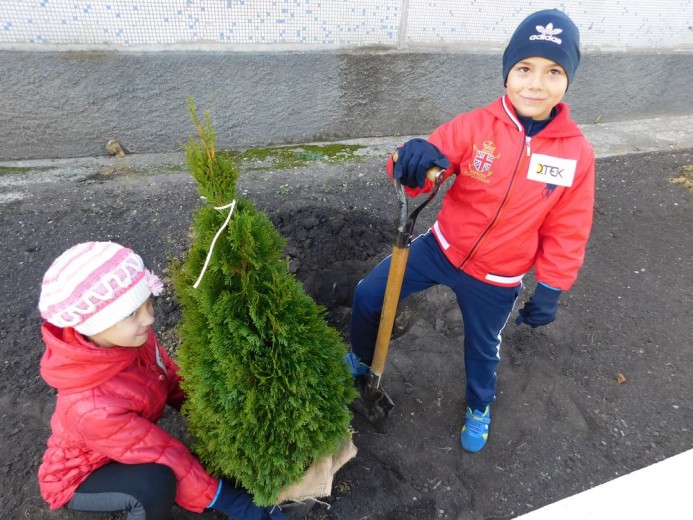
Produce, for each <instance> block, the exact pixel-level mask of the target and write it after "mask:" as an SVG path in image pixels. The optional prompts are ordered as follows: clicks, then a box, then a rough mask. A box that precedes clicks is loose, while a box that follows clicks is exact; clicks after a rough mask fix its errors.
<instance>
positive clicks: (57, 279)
mask: <svg viewBox="0 0 693 520" xmlns="http://www.w3.org/2000/svg"><path fill="white" fill-rule="evenodd" d="M162 289H163V284H162V283H161V280H159V278H158V277H157V276H156V275H154V274H152V273H151V272H150V271H148V270H147V269H145V267H144V262H143V261H142V258H140V256H139V255H137V254H135V252H133V251H132V250H131V249H128V248H126V247H123V246H121V245H118V244H115V243H113V242H85V243H83V244H77V245H76V246H74V247H71V248H70V249H68V250H67V251H65V252H64V253H63V254H62V255H60V256H59V257H58V258H57V259H56V260H55V261H54V262H53V264H51V266H50V268H49V269H48V271H46V274H45V275H44V277H43V283H42V284H41V296H40V298H39V310H40V311H41V317H43V318H44V319H45V320H46V321H48V322H49V323H52V324H53V325H55V326H57V327H61V328H63V327H74V328H75V330H77V332H79V333H81V334H84V335H87V336H89V335H92V334H98V333H99V332H103V331H104V330H106V329H108V328H109V327H111V326H113V325H115V324H116V323H118V322H119V321H120V320H122V319H123V318H125V317H126V316H127V315H129V314H130V313H132V312H133V311H134V310H136V309H137V308H138V307H139V306H140V305H142V304H143V303H144V302H145V301H146V300H147V298H149V296H150V295H152V294H153V295H154V296H158V295H159V294H161V291H162Z"/></svg>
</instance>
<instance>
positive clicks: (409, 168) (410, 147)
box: [394, 139, 450, 188]
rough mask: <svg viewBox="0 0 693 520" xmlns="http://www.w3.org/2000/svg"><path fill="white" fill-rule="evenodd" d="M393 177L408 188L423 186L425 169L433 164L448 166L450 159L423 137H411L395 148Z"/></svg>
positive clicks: (441, 166) (443, 167)
mask: <svg viewBox="0 0 693 520" xmlns="http://www.w3.org/2000/svg"><path fill="white" fill-rule="evenodd" d="M397 155H398V158H397V162H396V163H395V172H394V177H395V179H397V180H398V181H399V182H401V183H402V184H404V185H405V186H408V187H410V188H423V186H424V184H425V182H426V171H427V170H429V169H430V168H432V167H433V166H438V167H440V168H442V169H446V168H449V167H450V161H449V160H448V158H447V157H445V156H444V155H443V154H442V153H441V152H440V150H438V148H437V147H436V146H435V145H434V144H431V143H429V142H428V141H426V140H425V139H412V140H411V141H407V142H406V143H404V146H402V147H400V148H398V149H397Z"/></svg>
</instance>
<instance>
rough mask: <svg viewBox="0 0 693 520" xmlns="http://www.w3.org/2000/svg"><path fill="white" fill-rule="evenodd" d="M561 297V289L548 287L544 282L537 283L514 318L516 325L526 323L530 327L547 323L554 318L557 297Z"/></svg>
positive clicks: (556, 310) (556, 309)
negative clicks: (532, 293) (532, 292)
mask: <svg viewBox="0 0 693 520" xmlns="http://www.w3.org/2000/svg"><path fill="white" fill-rule="evenodd" d="M560 297H561V290H560V289H554V288H553V287H549V286H548V285H546V284H543V283H538V284H537V288H536V289H535V290H534V296H532V297H531V298H530V299H529V301H528V302H526V303H525V306H524V307H523V308H522V309H520V315H519V316H518V317H517V319H516V320H515V323H517V324H518V325H520V324H522V323H526V324H527V325H531V326H532V328H537V327H539V326H540V325H548V324H549V323H551V322H552V321H553V320H555V319H556V313H557V312H558V299H559V298H560Z"/></svg>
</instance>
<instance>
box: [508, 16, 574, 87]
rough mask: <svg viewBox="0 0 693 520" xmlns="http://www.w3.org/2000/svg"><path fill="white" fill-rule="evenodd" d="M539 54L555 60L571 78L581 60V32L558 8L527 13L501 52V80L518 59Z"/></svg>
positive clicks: (570, 79) (569, 80)
mask: <svg viewBox="0 0 693 520" xmlns="http://www.w3.org/2000/svg"><path fill="white" fill-rule="evenodd" d="M532 56H539V57H541V58H546V59H548V60H551V61H554V62H556V63H558V64H559V65H560V66H561V67H563V70H565V73H566V74H567V75H568V83H570V82H571V81H572V80H573V76H574V75H575V70H576V69H577V67H578V64H579V63H580V32H579V31H578V28H577V26H576V25H575V24H574V23H573V21H572V20H571V19H570V18H568V15H566V14H565V13H563V12H561V11H559V10H558V9H545V10H543V11H537V12H536V13H533V14H530V15H529V16H528V17H527V18H525V19H524V20H523V21H522V22H521V23H520V25H518V26H517V29H515V32H514V33H513V35H512V37H511V38H510V42H509V43H508V46H507V47H506V48H505V52H504V53H503V84H505V82H506V81H507V80H508V72H510V69H512V68H513V65H515V64H516V63H517V62H518V61H520V60H523V59H524V58H530V57H532Z"/></svg>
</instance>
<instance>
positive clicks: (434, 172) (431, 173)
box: [392, 148, 443, 182]
mask: <svg viewBox="0 0 693 520" xmlns="http://www.w3.org/2000/svg"><path fill="white" fill-rule="evenodd" d="M397 159H399V148H398V149H397V150H395V151H394V152H393V153H392V162H393V163H396V162H397ZM393 170H394V169H393ZM441 171H443V169H442V168H440V167H439V166H431V167H430V168H429V169H428V170H426V178H427V179H428V180H429V181H431V182H435V181H436V177H437V176H438V174H439V173H440V172H441ZM393 174H394V171H393Z"/></svg>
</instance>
